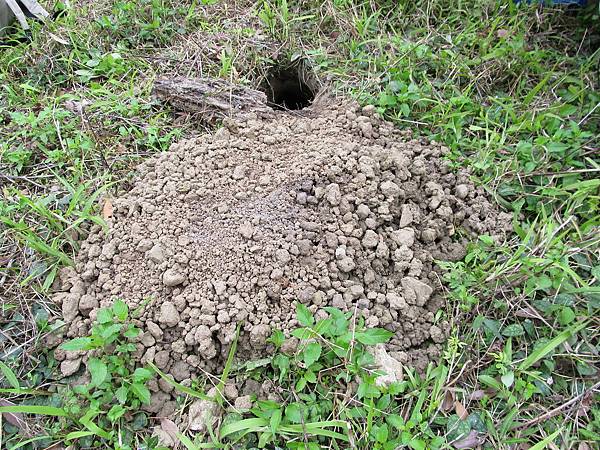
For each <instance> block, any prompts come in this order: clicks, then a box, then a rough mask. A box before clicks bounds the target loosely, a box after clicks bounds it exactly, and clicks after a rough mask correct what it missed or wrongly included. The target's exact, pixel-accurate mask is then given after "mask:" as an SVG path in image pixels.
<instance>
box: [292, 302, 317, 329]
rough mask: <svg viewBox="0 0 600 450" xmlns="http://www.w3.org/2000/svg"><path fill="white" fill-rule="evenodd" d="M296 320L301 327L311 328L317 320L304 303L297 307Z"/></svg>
mask: <svg viewBox="0 0 600 450" xmlns="http://www.w3.org/2000/svg"><path fill="white" fill-rule="evenodd" d="M296 318H297V319H298V322H300V324H301V325H304V326H305V327H311V326H312V325H313V324H314V323H315V318H314V317H313V315H312V313H311V312H310V311H309V310H308V308H307V307H306V306H304V305H303V304H302V303H298V305H296Z"/></svg>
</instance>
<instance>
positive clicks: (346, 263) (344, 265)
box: [337, 256, 356, 273]
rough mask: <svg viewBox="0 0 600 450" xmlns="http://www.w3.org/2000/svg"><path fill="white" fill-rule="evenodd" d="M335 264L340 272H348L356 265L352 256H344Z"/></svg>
mask: <svg viewBox="0 0 600 450" xmlns="http://www.w3.org/2000/svg"><path fill="white" fill-rule="evenodd" d="M337 266H338V269H340V270H341V271H342V272H344V273H348V272H351V271H352V270H354V268H355V267H356V263H355V262H354V260H353V259H352V258H350V257H349V256H346V257H345V258H343V259H340V260H339V261H337Z"/></svg>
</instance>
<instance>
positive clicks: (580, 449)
mask: <svg viewBox="0 0 600 450" xmlns="http://www.w3.org/2000/svg"><path fill="white" fill-rule="evenodd" d="M577 450H592V447H590V446H589V445H588V444H587V443H586V442H580V443H579V445H578V446H577Z"/></svg>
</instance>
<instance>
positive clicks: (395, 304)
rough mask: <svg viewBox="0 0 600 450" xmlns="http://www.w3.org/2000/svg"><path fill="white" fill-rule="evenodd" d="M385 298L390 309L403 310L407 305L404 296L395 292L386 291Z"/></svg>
mask: <svg viewBox="0 0 600 450" xmlns="http://www.w3.org/2000/svg"><path fill="white" fill-rule="evenodd" d="M385 299H386V300H387V301H388V303H389V304H390V308H392V309H396V310H403V309H405V308H407V307H408V305H407V304H406V301H405V300H404V298H402V297H401V296H400V295H398V294H397V293H395V292H388V293H387V294H386V295H385Z"/></svg>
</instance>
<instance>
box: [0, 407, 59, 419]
mask: <svg viewBox="0 0 600 450" xmlns="http://www.w3.org/2000/svg"><path fill="white" fill-rule="evenodd" d="M0 413H23V414H40V415H43V416H54V417H66V416H67V412H66V411H65V410H64V409H62V408H55V407H54V406H36V405H15V406H0Z"/></svg>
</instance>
